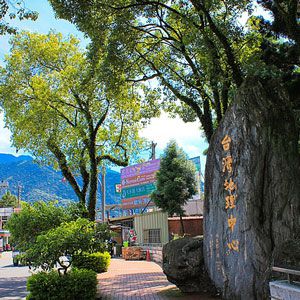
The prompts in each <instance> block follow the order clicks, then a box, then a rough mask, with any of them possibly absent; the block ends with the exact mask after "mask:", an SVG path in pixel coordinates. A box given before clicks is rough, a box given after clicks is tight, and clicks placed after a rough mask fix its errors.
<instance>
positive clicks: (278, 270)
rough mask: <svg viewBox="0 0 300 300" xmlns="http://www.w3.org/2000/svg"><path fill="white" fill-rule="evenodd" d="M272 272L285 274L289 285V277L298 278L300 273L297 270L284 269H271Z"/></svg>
mask: <svg viewBox="0 0 300 300" xmlns="http://www.w3.org/2000/svg"><path fill="white" fill-rule="evenodd" d="M272 270H273V271H275V272H280V273H285V274H287V279H288V282H289V283H291V282H292V281H291V279H290V275H297V276H300V271H299V270H293V269H286V268H280V267H273V268H272Z"/></svg>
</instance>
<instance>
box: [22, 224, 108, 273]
mask: <svg viewBox="0 0 300 300" xmlns="http://www.w3.org/2000/svg"><path fill="white" fill-rule="evenodd" d="M95 229H96V227H95V223H94V222H91V221H88V220H87V219H82V218H78V219H77V220H76V221H71V222H66V223H62V224H61V225H60V226H58V227H55V228H52V229H50V230H48V231H47V232H45V233H42V234H40V235H38V236H37V238H36V241H35V243H34V244H32V245H31V247H30V248H29V249H28V250H27V251H26V259H27V260H28V261H29V262H30V264H31V265H32V266H33V267H42V268H43V269H44V270H48V271H49V270H51V269H52V268H53V267H54V266H55V265H56V263H59V264H60V265H61V267H62V269H64V272H65V273H66V271H67V269H68V267H69V266H70V264H71V262H72V260H71V257H72V256H74V255H78V254H80V253H82V252H88V253H93V252H97V251H100V250H102V251H103V250H104V249H103V245H104V241H103V240H101V239H96V238H95V237H96V236H97V235H99V234H100V232H99V230H98V233H96V230H95ZM101 230H103V228H101ZM62 256H70V261H69V263H63V262H61V263H60V258H61V257H62Z"/></svg>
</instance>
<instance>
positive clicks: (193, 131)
mask: <svg viewBox="0 0 300 300" xmlns="http://www.w3.org/2000/svg"><path fill="white" fill-rule="evenodd" d="M140 135H141V136H142V137H144V138H146V139H148V140H149V141H153V142H155V143H157V148H156V149H157V156H159V155H160V154H161V153H162V152H163V150H164V149H165V147H166V145H167V143H168V142H169V141H170V140H171V139H174V140H175V141H176V142H177V144H178V145H179V146H180V147H182V148H183V150H184V151H185V152H186V153H187V154H188V156H189V157H195V156H200V157H201V165H202V167H201V169H202V171H203V170H204V164H205V156H203V155H202V153H203V150H205V149H206V148H207V147H208V144H207V142H206V141H205V138H204V137H203V133H202V131H201V130H200V123H199V122H193V123H184V122H183V121H182V120H181V119H180V118H175V119H171V118H169V117H168V115H167V114H166V113H162V115H161V117H160V118H153V119H152V120H151V123H150V125H148V126H147V127H146V128H144V129H143V130H142V131H141V132H140Z"/></svg>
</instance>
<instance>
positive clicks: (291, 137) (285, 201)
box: [204, 79, 300, 300]
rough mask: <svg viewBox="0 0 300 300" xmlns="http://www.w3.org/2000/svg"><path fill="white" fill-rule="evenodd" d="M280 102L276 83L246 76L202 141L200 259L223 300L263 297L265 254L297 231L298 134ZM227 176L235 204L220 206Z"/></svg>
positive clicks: (226, 192) (226, 193)
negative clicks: (204, 145) (227, 144)
mask: <svg viewBox="0 0 300 300" xmlns="http://www.w3.org/2000/svg"><path fill="white" fill-rule="evenodd" d="M287 103H288V98H287V95H286V94H285V93H284V92H283V89H282V88H281V87H280V86H279V85H276V84H271V83H268V84H261V83H260V82H259V81H258V80H257V79H248V80H247V81H246V82H245V83H244V84H243V86H242V87H241V88H240V89H239V92H238V94H237V96H236V99H235V101H234V104H233V105H232V106H231V107H230V108H229V109H228V111H227V113H226V115H225V117H224V119H223V121H222V122H221V124H220V126H219V128H218V130H217V131H216V132H215V134H214V136H213V138H212V140H211V143H210V147H209V150H208V155H207V162H206V173H205V204H204V206H205V207H204V257H205V264H206V267H207V269H208V272H209V275H210V277H211V278H212V280H213V282H214V284H215V285H216V286H217V287H218V288H220V289H221V290H222V293H223V297H224V299H231V300H232V299H247V300H252V299H259V300H263V299H268V297H269V288H268V281H269V278H270V275H271V271H270V267H271V264H272V254H273V251H274V249H275V247H276V246H278V245H280V244H281V243H282V242H283V241H285V240H288V239H293V238H294V237H295V236H296V235H297V233H298V232H299V228H300V224H299V222H300V218H299V214H300V200H299V199H300V161H299V152H298V149H297V147H298V145H297V143H298V138H299V134H298V132H297V128H296V126H295V121H294V116H293V114H292V112H291V110H290V109H289V107H288V105H287ZM226 135H228V136H229V137H230V138H231V143H230V147H229V149H228V147H227V149H228V150H227V151H226V150H224V148H225V149H226V147H224V145H222V144H221V142H222V140H223V139H224V137H225V136H226ZM227 156H230V157H231V158H232V164H231V167H232V172H230V171H231V170H230V166H229V167H227V166H225V161H224V160H223V158H225V157H227ZM227 162H229V163H230V161H229V160H227ZM230 179H231V180H232V181H233V183H234V184H235V185H236V189H235V190H233V191H232V192H231V194H232V195H234V196H235V199H233V200H232V202H230V199H229V198H227V200H228V201H227V203H226V197H227V196H230V190H229V189H228V190H226V189H225V188H226V185H225V186H224V183H226V180H227V182H228V183H229V182H230Z"/></svg>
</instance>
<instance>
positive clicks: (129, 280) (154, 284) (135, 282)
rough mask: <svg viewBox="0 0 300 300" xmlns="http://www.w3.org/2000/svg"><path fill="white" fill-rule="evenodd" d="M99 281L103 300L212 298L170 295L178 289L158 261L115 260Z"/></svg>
mask: <svg viewBox="0 0 300 300" xmlns="http://www.w3.org/2000/svg"><path fill="white" fill-rule="evenodd" d="M98 280H99V285H98V293H99V295H100V296H101V299H102V300H123V299H124V300H125V299H127V300H163V299H168V300H171V299H172V300H173V299H177V300H179V299H184V300H196V299H197V300H198V299H199V300H210V299H212V298H210V297H207V296H200V295H193V296H180V295H179V296H178V295H176V296H175V297H172V296H170V294H172V292H175V294H176V292H177V291H178V289H177V288H176V286H175V285H173V284H171V283H170V282H169V281H168V280H167V278H166V276H165V275H164V274H163V272H162V269H161V267H160V266H159V265H157V264H156V263H154V262H147V261H125V260H123V259H112V260H111V264H110V267H109V269H108V271H107V272H105V273H102V274H98ZM177 294H178V292H177Z"/></svg>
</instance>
